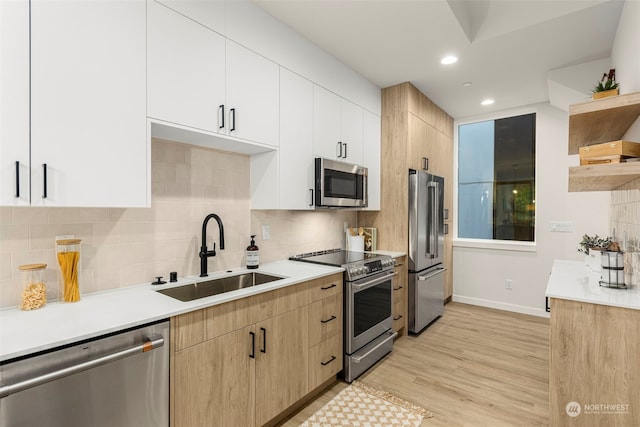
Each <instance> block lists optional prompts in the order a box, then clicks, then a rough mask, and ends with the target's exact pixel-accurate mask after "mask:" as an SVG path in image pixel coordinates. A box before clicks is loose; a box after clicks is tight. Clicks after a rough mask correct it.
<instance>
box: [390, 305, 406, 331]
mask: <svg viewBox="0 0 640 427" xmlns="http://www.w3.org/2000/svg"><path fill="white" fill-rule="evenodd" d="M405 317H406V313H405V311H404V303H403V301H394V302H393V330H394V331H396V332H397V331H399V330H400V329H402V328H403V327H404V322H405Z"/></svg>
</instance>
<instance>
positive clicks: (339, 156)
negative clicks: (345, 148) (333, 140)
mask: <svg viewBox="0 0 640 427" xmlns="http://www.w3.org/2000/svg"><path fill="white" fill-rule="evenodd" d="M337 147H339V150H338V158H339V159H340V158H342V142H341V141H338V145H337Z"/></svg>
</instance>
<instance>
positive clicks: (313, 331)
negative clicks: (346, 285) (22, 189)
mask: <svg viewBox="0 0 640 427" xmlns="http://www.w3.org/2000/svg"><path fill="white" fill-rule="evenodd" d="M341 331H342V293H339V294H335V295H332V296H330V297H327V298H324V299H322V300H320V301H316V302H314V303H313V304H311V305H310V306H309V344H310V345H315V344H318V343H320V342H321V341H324V340H326V339H327V338H329V337H331V336H333V335H336V334H339V333H340V332H341Z"/></svg>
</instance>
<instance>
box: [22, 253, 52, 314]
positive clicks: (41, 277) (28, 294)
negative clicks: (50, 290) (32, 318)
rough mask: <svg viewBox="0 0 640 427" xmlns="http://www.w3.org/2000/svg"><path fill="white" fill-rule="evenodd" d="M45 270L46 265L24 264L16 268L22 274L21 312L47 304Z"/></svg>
mask: <svg viewBox="0 0 640 427" xmlns="http://www.w3.org/2000/svg"><path fill="white" fill-rule="evenodd" d="M46 268H47V264H25V265H21V266H19V267H18V269H19V270H20V271H21V272H22V294H21V297H20V309H21V310H36V309H38V308H41V307H44V305H45V304H46V303H47V285H46V284H45V276H46V271H47V270H46Z"/></svg>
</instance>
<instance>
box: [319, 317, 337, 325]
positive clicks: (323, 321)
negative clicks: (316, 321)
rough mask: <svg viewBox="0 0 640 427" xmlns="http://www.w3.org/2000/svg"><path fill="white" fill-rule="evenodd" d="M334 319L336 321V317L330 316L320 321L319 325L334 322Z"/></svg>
mask: <svg viewBox="0 0 640 427" xmlns="http://www.w3.org/2000/svg"><path fill="white" fill-rule="evenodd" d="M335 319H337V317H336V316H331V317H330V318H328V319H327V320H321V321H320V323H329V322H331V321H332V320H335Z"/></svg>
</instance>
